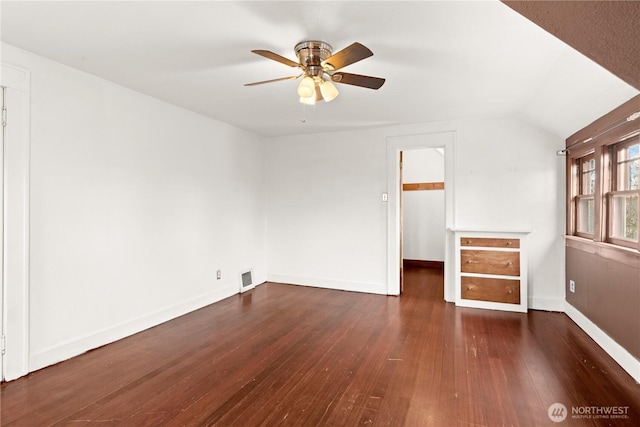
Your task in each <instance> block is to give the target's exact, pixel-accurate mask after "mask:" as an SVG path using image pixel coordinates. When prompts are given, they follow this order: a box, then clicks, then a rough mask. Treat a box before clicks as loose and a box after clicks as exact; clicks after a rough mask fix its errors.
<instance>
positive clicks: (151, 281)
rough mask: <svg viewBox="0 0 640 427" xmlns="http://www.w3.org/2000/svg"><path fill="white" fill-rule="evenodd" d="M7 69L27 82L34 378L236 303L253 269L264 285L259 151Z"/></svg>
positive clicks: (71, 73)
mask: <svg viewBox="0 0 640 427" xmlns="http://www.w3.org/2000/svg"><path fill="white" fill-rule="evenodd" d="M2 60H3V62H7V63H10V64H14V65H17V66H20V67H22V68H26V69H28V70H29V71H30V72H31V117H30V119H31V162H30V170H31V177H30V187H31V188H30V207H31V218H30V236H31V240H30V247H31V251H30V262H31V265H30V289H29V291H30V292H29V293H30V310H29V311H30V318H29V321H30V354H29V359H30V366H29V369H30V370H33V369H37V368H40V367H42V366H46V365H49V364H51V363H54V362H56V361H58V360H62V359H65V358H68V357H70V356H73V355H75V354H79V353H81V352H83V351H86V350H87V349H90V348H94V347H97V346H99V345H103V344H105V343H107V342H110V341H113V340H115V339H118V338H120V337H123V336H126V335H129V334H131V333H134V332H137V331H139V330H142V329H145V328H147V327H149V326H152V325H155V324H157V323H160V322H162V321H165V320H168V319H170V318H172V317H175V316H178V315H181V314H183V313H186V312H188V311H191V310H193V309H196V308H199V307H202V306H204V305H207V304H209V303H212V302H214V301H217V300H220V299H222V298H224V297H227V296H230V295H232V294H234V293H237V292H238V289H239V273H240V271H241V270H243V269H245V268H248V267H253V269H254V270H253V271H254V281H255V282H257V283H261V282H262V281H264V280H265V278H266V266H265V255H264V250H265V196H264V195H265V188H264V184H263V176H264V166H265V165H264V161H263V160H264V155H265V144H264V140H263V138H261V137H258V136H256V135H253V134H250V133H247V132H244V131H241V130H239V129H237V128H234V127H232V126H229V125H226V124H222V123H220V122H216V121H214V120H211V119H208V118H205V117H203V116H200V115H197V114H195V113H192V112H188V111H186V110H183V109H180V108H177V107H175V106H172V105H169V104H166V103H164V102H161V101H158V100H155V99H152V98H149V97H147V96H144V95H141V94H138V93H136V92H133V91H131V90H128V89H125V88H122V87H120V86H117V85H115V84H112V83H110V82H107V81H104V80H101V79H99V78H97V77H95V76H92V75H88V74H85V73H82V72H79V71H77V70H74V69H72V68H69V67H67V66H63V65H61V64H58V63H55V62H52V61H49V60H47V59H44V58H41V57H38V56H35V55H32V54H29V53H26V52H24V51H22V50H19V49H16V48H13V47H12V46H8V45H5V44H3V45H2ZM217 269H221V270H222V279H221V280H216V270H217Z"/></svg>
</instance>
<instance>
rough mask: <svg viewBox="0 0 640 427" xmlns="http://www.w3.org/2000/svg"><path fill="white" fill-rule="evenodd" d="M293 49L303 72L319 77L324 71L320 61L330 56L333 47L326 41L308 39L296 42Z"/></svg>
mask: <svg viewBox="0 0 640 427" xmlns="http://www.w3.org/2000/svg"><path fill="white" fill-rule="evenodd" d="M294 50H295V52H296V56H297V57H298V62H299V63H300V65H302V66H303V67H304V70H305V74H307V75H308V76H311V77H321V76H322V73H323V71H324V69H323V67H322V61H324V60H325V59H327V58H329V57H330V56H331V53H332V51H333V48H332V47H331V45H329V44H328V43H325V42H322V41H317V40H309V41H303V42H300V43H298V44H297V45H296V47H295V48H294Z"/></svg>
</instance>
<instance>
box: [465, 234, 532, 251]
mask: <svg viewBox="0 0 640 427" xmlns="http://www.w3.org/2000/svg"><path fill="white" fill-rule="evenodd" d="M460 246H481V247H485V248H515V249H517V248H519V247H520V239H490V238H486V237H461V238H460Z"/></svg>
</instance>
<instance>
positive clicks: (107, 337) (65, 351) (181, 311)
mask: <svg viewBox="0 0 640 427" xmlns="http://www.w3.org/2000/svg"><path fill="white" fill-rule="evenodd" d="M238 292H239V288H238V289H236V288H235V287H233V288H222V289H219V290H217V291H216V292H210V293H207V294H204V295H201V296H199V297H197V298H193V299H190V300H188V301H184V302H182V303H180V304H178V305H175V306H172V307H168V308H165V309H162V310H159V311H156V312H154V313H150V314H147V315H144V316H142V317H138V318H136V319H132V320H130V321H126V322H123V323H120V324H118V325H115V326H113V327H110V328H107V329H103V330H102V331H98V332H96V333H92V334H90V335H86V336H84V337H81V338H77V339H73V340H69V341H67V342H63V343H60V344H56V345H55V346H52V347H49V348H47V349H45V350H42V351H39V352H37V353H33V354H31V355H30V357H29V372H33V371H36V370H38V369H42V368H45V367H47V366H50V365H53V364H56V363H58V362H62V361H63V360H67V359H70V358H72V357H74V356H78V355H80V354H82V353H85V352H87V351H89V350H92V349H94V348H98V347H101V346H103V345H106V344H109V343H112V342H114V341H118V340H120V339H122V338H125V337H128V336H131V335H133V334H136V333H138V332H141V331H144V330H145V329H149V328H152V327H154V326H157V325H159V324H161V323H164V322H167V321H169V320H171V319H175V318H176V317H180V316H182V315H185V314H187V313H190V312H192V311H195V310H198V309H200V308H202V307H205V306H207V305H209V304H213V303H214V302H217V301H220V300H222V299H224V298H227V297H230V296H232V295H235V294H237V293H238Z"/></svg>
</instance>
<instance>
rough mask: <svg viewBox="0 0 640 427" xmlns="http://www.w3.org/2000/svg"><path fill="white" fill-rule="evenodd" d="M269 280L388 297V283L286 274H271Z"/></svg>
mask: <svg viewBox="0 0 640 427" xmlns="http://www.w3.org/2000/svg"><path fill="white" fill-rule="evenodd" d="M267 280H268V281H269V282H278V283H286V284H289V285H299V286H310V287H313V288H324V289H335V290H339V291H351V292H364V293H368V294H379V295H387V285H386V283H369V282H352V281H345V280H333V279H324V278H317V277H297V276H288V275H286V274H269V275H268V279H267Z"/></svg>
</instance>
